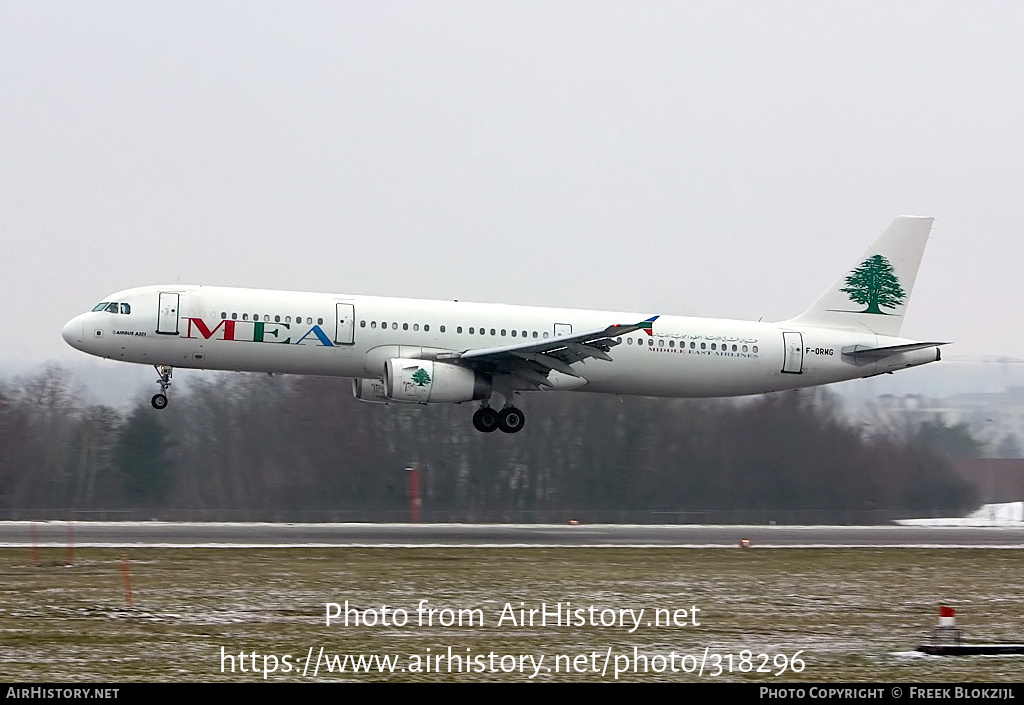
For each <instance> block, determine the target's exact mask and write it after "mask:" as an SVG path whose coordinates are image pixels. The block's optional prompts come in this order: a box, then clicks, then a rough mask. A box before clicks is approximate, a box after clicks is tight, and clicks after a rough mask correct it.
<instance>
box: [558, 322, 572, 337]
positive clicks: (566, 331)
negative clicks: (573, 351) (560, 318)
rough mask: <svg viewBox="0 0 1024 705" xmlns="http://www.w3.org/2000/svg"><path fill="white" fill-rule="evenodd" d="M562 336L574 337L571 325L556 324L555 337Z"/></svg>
mask: <svg viewBox="0 0 1024 705" xmlns="http://www.w3.org/2000/svg"><path fill="white" fill-rule="evenodd" d="M560 335H572V324H571V323H556V324H555V337H556V338H557V337H559V336H560Z"/></svg>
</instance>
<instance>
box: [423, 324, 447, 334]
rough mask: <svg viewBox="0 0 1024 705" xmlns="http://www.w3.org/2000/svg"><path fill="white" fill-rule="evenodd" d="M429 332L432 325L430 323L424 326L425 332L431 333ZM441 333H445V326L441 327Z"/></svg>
mask: <svg viewBox="0 0 1024 705" xmlns="http://www.w3.org/2000/svg"><path fill="white" fill-rule="evenodd" d="M429 331H430V324H429V323H424V324H423V332H424V333H426V332H429ZM441 332H442V333H444V326H441Z"/></svg>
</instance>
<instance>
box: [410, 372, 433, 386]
mask: <svg viewBox="0 0 1024 705" xmlns="http://www.w3.org/2000/svg"><path fill="white" fill-rule="evenodd" d="M412 381H413V382H415V383H416V386H417V387H426V386H427V385H428V384H430V375H429V374H428V373H427V371H426V370H425V369H423V368H422V367H421V368H419V369H418V370H416V371H415V372H413V373H412Z"/></svg>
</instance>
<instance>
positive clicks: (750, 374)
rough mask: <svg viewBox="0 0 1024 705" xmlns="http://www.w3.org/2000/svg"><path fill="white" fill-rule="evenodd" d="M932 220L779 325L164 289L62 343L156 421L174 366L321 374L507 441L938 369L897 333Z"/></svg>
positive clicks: (359, 392) (72, 326) (123, 300)
mask: <svg viewBox="0 0 1024 705" xmlns="http://www.w3.org/2000/svg"><path fill="white" fill-rule="evenodd" d="M932 220H933V219H932V218H930V217H923V216H900V217H898V218H896V219H895V220H893V221H892V224H891V225H889V227H888V228H887V229H886V230H885V231H884V232H883V233H882V235H881V236H880V237H879V238H878V239H877V240H876V241H875V242H874V243H873V244H872V245H871V246H870V247H869V248H868V250H867V251H866V252H865V253H864V255H862V256H861V258H860V259H858V260H857V262H856V263H855V264H854V266H853V267H852V268H851V269H849V270H848V271H847V272H846V273H845V274H843V275H842V276H840V277H839V278H838V279H837V280H836V281H835V282H834V283H833V284H832V285H831V286H830V287H829V288H828V289H827V290H826V291H825V292H824V293H823V294H822V295H821V297H820V298H819V299H818V300H817V301H816V302H815V303H814V304H813V305H812V306H811V307H810V308H808V309H807V310H806V311H804V312H803V313H801V314H800V315H799V316H796V317H795V318H791V319H789V320H786V321H782V322H776V323H768V322H761V321H757V322H753V321H735V320H725V319H712V318H693V317H684V316H670V315H663V314H657V315H650V314H637V313H621V312H608V311H586V310H574V309H565V308H541V307H533V306H514V305H508V304H487V303H469V302H463V301H430V300H420V299H406V298H388V297H378V296H355V295H342V294H323V293H308V292H296V291H272V290H264V289H240V288H227V287H216V286H201V285H187V286H181V285H177V284H168V285H161V286H143V287H137V288H133V289H126V290H124V291H119V292H117V293H114V294H111V295H109V296H106V297H104V299H103V301H102V302H100V303H98V304H96V306H95V307H94V308H93V309H92V310H91V311H89V312H87V313H83V314H81V315H79V316H76V317H75V318H73V319H72V320H71V321H69V322H68V323H67V324H66V325H65V326H64V328H63V331H62V336H63V338H64V340H65V341H67V343H68V344H69V345H71V346H72V347H74V348H77V349H78V350H81V351H83V352H86V353H89V354H91V355H96V356H98V357H103V358H108V359H111V360H121V361H125V362H132V363H140V364H147V365H153V366H154V367H155V369H156V371H157V375H158V380H157V383H158V384H159V385H160V392H159V393H158V394H156V395H154V396H153V398H152V406H153V407H154V408H155V409H163V408H164V407H166V406H167V403H168V398H167V391H168V388H169V387H170V386H171V377H172V373H173V369H174V368H175V367H179V368H193V369H207V370H236V371H247V372H265V373H268V374H297V375H321V376H336V377H349V378H352V393H353V395H354V396H355V397H356V398H357V399H359V400H362V401H368V402H385V403H387V402H406V403H416V404H435V403H456V404H458V403H463V402H479V406H478V408H477V410H476V411H475V412H474V414H473V426H474V427H475V428H476V429H477V430H478V431H481V432H483V433H490V432H493V431H495V430H501V431H503V432H504V433H517V432H519V431H521V430H522V429H523V427H524V425H525V422H526V416H525V415H524V414H523V412H522V411H521V410H520V409H518V408H517V407H516V406H515V405H514V399H515V395H517V394H519V393H521V392H526V391H552V390H555V391H559V390H572V391H584V392H602V393H608V394H620V395H639V396H652V397H726V396H743V395H751V394H762V393H766V392H776V391H782V390H788V389H797V388H801V387H811V386H816V385H822V384H829V383H833V382H839V381H842V380H849V379H856V378H863V377H871V376H874V375H878V374H883V373H892V372H894V371H896V370H901V369H904V368H908V367H915V366H917V365H923V364H927V363H930V362H935V361H937V360H939V359H941V352H940V346H942V345H946V344H947V343H943V342H921V341H916V340H909V339H905V338H901V337H899V332H900V327H901V325H902V323H903V317H904V313H905V311H906V306H907V302H908V300H909V298H910V294H911V290H912V289H913V286H914V280H915V278H916V277H917V271H918V267H919V265H920V262H921V257H922V255H923V254H924V248H925V244H926V243H927V240H928V235H929V232H930V230H931V226H932ZM492 404H493V406H492ZM496 407H497V408H496Z"/></svg>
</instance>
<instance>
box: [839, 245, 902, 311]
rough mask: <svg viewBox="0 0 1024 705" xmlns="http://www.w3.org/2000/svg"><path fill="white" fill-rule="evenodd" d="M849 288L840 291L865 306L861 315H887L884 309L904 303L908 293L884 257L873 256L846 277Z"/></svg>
mask: <svg viewBox="0 0 1024 705" xmlns="http://www.w3.org/2000/svg"><path fill="white" fill-rule="evenodd" d="M846 284H847V286H846V287H845V288H843V289H840V290H839V291H842V292H843V293H844V294H846V295H848V296H849V297H850V300H851V301H854V302H856V303H858V304H864V305H866V306H867V308H866V309H864V310H863V311H861V313H881V314H885V311H883V310H882V308H883V307H884V308H896V307H897V306H899V305H900V304H901V303H903V299H904V297H906V295H907V292H905V291H903V287H902V286H900V280H899V277H897V276H896V273H895V272H894V271H893V268H892V264H890V263H889V260H887V259H886V258H885V257H883V256H882V255H872V256H871V257H868V258H867V259H866V260H864V261H863V262H861V264H860V266H859V267H857V268H856V269H855V270H853V271H852V272H850V275H849V276H848V277H846Z"/></svg>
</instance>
